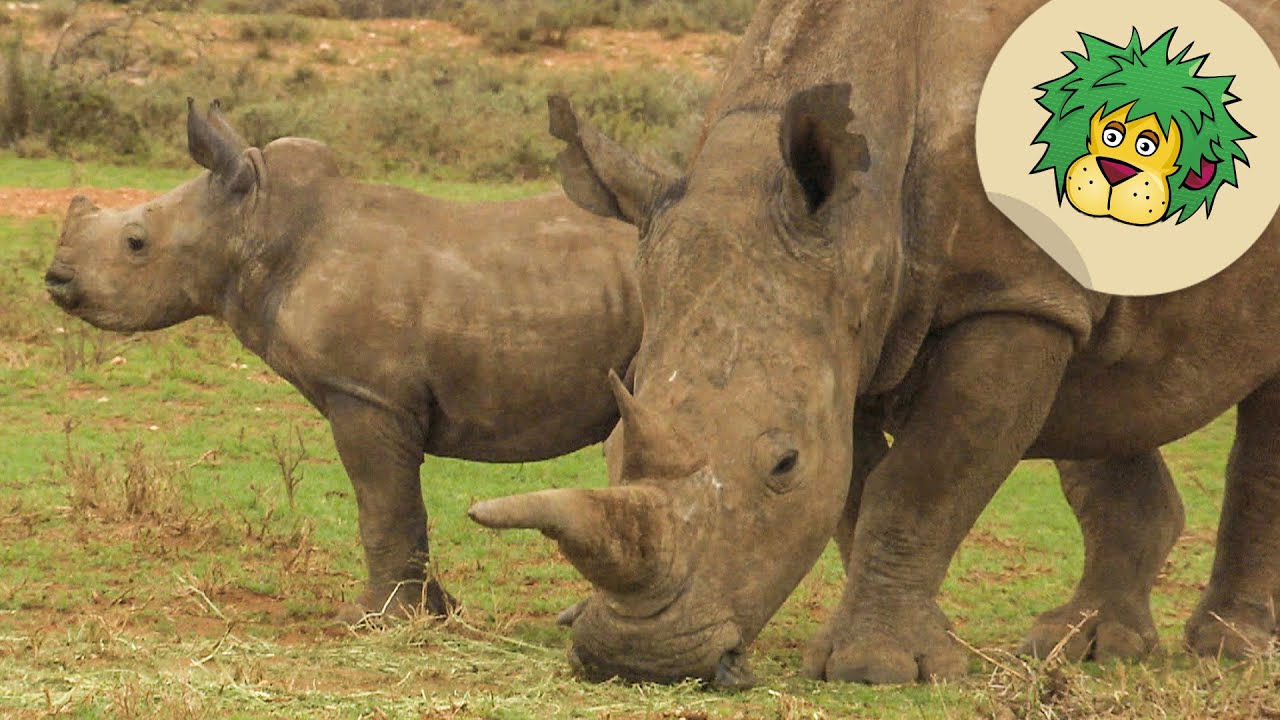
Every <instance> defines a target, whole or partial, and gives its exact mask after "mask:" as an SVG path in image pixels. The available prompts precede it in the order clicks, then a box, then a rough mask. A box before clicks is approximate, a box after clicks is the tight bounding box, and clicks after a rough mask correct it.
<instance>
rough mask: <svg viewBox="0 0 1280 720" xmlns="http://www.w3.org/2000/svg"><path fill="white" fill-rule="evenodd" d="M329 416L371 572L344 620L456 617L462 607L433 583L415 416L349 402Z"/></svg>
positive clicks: (331, 406) (333, 405) (336, 403)
mask: <svg viewBox="0 0 1280 720" xmlns="http://www.w3.org/2000/svg"><path fill="white" fill-rule="evenodd" d="M326 415H327V416H328V418H329V423H330V425H331V426H332V429H333V439H334V443H335V444H336V445H337V448H338V455H339V456H340V457H341V458H342V464H343V466H344V467H345V468H346V471H347V475H348V476H349V477H350V478H351V485H352V487H353V488H354V489H355V493H356V504H357V506H358V508H359V513H360V515H359V521H360V541H361V544H362V545H363V546H364V555H365V563H366V566H367V568H368V571H369V580H368V584H367V585H366V587H365V591H364V593H363V594H362V595H361V596H360V599H359V602H358V605H357V606H356V607H345V608H343V609H342V610H341V611H340V612H339V615H338V617H339V619H341V620H343V621H345V622H349V623H350V622H354V621H358V620H360V619H361V618H362V617H364V616H365V615H366V614H374V615H377V616H379V617H385V616H390V617H397V616H405V615H409V614H412V613H414V612H419V611H425V612H428V613H430V614H432V615H445V614H448V613H449V612H452V611H453V609H454V608H455V607H456V604H457V603H456V601H454V599H453V598H452V597H451V596H450V595H449V594H448V593H447V592H445V590H444V588H442V587H441V586H440V584H439V583H438V582H437V581H436V580H435V578H434V577H430V578H429V577H427V575H428V571H429V569H430V564H429V551H428V544H427V512H426V507H425V506H424V505H423V502H422V485H421V480H420V479H419V476H418V472H419V468H421V466H422V456H423V445H424V440H423V433H424V430H423V428H422V427H420V426H419V424H418V423H415V422H413V421H412V420H410V419H409V418H406V417H401V416H397V415H395V414H393V413H391V412H388V411H387V410H384V409H382V408H378V407H374V406H373V405H370V404H368V403H365V402H363V401H360V400H356V399H353V398H350V397H347V396H341V397H339V398H336V399H330V401H329V403H328V411H327V413H326Z"/></svg>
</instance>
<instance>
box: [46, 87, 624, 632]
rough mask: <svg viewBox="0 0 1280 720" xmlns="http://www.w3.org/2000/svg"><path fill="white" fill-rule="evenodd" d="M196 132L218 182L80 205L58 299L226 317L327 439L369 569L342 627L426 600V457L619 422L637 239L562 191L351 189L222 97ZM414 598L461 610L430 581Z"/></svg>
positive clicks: (527, 453)
mask: <svg viewBox="0 0 1280 720" xmlns="http://www.w3.org/2000/svg"><path fill="white" fill-rule="evenodd" d="M188 136H189V137H188V143H189V147H190V150H191V154H192V157H193V158H194V159H195V160H196V161H197V162H198V163H200V164H201V165H202V166H204V167H205V168H208V170H209V172H206V173H204V174H202V175H200V176H199V177H197V178H195V179H194V180H191V181H190V182H188V183H186V184H184V185H182V186H180V187H178V188H177V189H175V190H173V191H171V192H169V193H168V194H166V195H163V196H161V197H159V198H156V199H155V200H152V201H151V202H148V203H145V204H143V205H139V206H137V207H133V208H129V209H127V210H100V209H97V208H95V207H93V206H92V204H91V203H90V202H89V201H88V200H86V199H84V198H77V199H76V200H73V201H72V203H71V208H70V210H69V212H68V214H67V218H66V222H65V226H64V229H63V233H62V237H61V239H60V241H59V244H58V249H57V253H56V255H55V257H54V260H53V263H52V265H51V266H50V268H49V270H48V273H47V275H46V282H47V286H48V290H49V293H50V295H51V296H52V297H53V299H54V300H55V301H56V302H57V303H58V305H60V306H61V307H62V308H63V309H64V310H66V311H67V312H69V313H71V314H73V315H75V316H77V317H80V318H82V319H84V320H86V321H88V322H89V323H91V324H93V325H96V326H98V327H101V328H106V329H110V330H119V331H140V330H155V329H158V328H163V327H167V326H170V325H174V324H176V323H180V322H182V321H184V320H186V319H188V318H192V317H195V316H197V315H211V316H213V317H216V318H218V319H220V320H222V321H224V322H226V324H227V325H228V326H229V327H230V328H231V329H232V331H233V332H235V334H236V337H238V338H239V339H240V341H241V342H243V343H244V345H245V346H246V347H247V348H249V349H250V350H251V351H253V352H254V353H255V354H257V355H258V356H259V357H261V358H262V359H263V360H265V361H266V362H267V364H268V365H270V366H271V367H272V368H273V369H274V370H276V372H278V373H280V375H281V376H282V377H284V378H285V379H287V380H288V381H289V382H290V383H292V384H293V385H294V386H295V387H297V389H298V390H299V391H300V392H301V393H302V394H303V395H304V396H305V397H306V398H307V400H308V401H309V402H310V403H311V404H312V405H314V406H315V407H316V408H317V409H319V410H320V412H322V413H323V414H324V415H325V417H326V418H327V419H328V420H329V423H330V425H331V426H332V430H333V436H334V440H335V443H336V445H337V449H338V452H339V454H340V456H341V458H342V463H343V465H344V467H345V468H346V470H347V473H348V475H349V476H350V478H351V482H352V484H353V486H354V488H355V492H356V500H357V503H358V505H359V520H360V535H361V540H362V542H363V544H364V550H365V559H366V562H367V564H368V570H369V581H368V586H367V588H366V590H365V592H364V594H363V596H362V597H361V598H360V603H359V604H360V608H352V607H349V608H346V609H345V611H344V614H343V617H344V619H353V618H356V617H359V615H358V612H357V611H378V610H382V609H383V608H384V606H386V607H387V608H388V609H389V610H393V611H404V610H406V609H408V608H410V607H415V606H418V604H419V602H420V601H421V600H422V599H423V595H424V585H423V580H424V579H425V575H426V574H427V573H425V572H424V570H425V568H426V567H427V561H428V545H427V517H426V512H425V508H424V507H423V502H422V494H421V488H420V485H419V466H420V465H421V464H422V460H423V454H424V453H428V454H432V455H438V456H444V457H455V458H463V459H467V460H479V461H486V462H523V461H532V460H540V459H544V458H550V457H554V456H557V455H562V454H564V453H568V452H571V451H573V450H576V449H578V448H581V447H584V446H586V445H590V444H592V443H595V442H599V441H600V440H602V439H603V438H604V437H605V436H606V435H607V433H608V432H609V431H610V429H612V427H613V426H614V425H615V424H616V422H617V405H616V403H615V402H614V399H613V396H612V395H611V393H610V390H609V386H608V384H607V382H606V381H607V374H608V372H609V371H611V370H616V371H617V372H619V373H623V372H625V371H626V368H627V366H628V364H629V363H630V361H631V358H632V356H633V355H634V353H635V351H636V348H637V347H638V346H639V342H640V335H641V314H640V309H639V304H638V299H637V295H636V289H635V279H634V270H633V267H634V253H635V229H634V228H632V227H630V226H629V225H627V224H625V223H621V222H617V221H613V220H605V219H603V218H598V217H595V216H593V215H591V214H589V213H585V212H583V211H582V210H580V209H579V208H577V207H575V206H574V205H573V204H572V203H571V202H569V201H568V200H567V199H566V198H564V197H563V196H561V195H558V194H557V195H548V196H543V197H538V198H533V199H529V200H519V201H513V202H495V203H475V204H471V203H450V202H445V201H441V200H436V199H433V198H429V197H426V196H423V195H421V194H418V193H414V192H411V191H408V190H404V189H400V188H394V187H388V186H377V185H366V184H361V183H357V182H354V181H352V180H349V179H346V178H343V177H341V176H340V175H339V173H338V169H337V165H336V163H335V161H334V156H333V154H332V152H331V151H330V150H329V149H328V148H327V147H325V146H324V145H322V144H320V143H317V142H315V141H311V140H304V139H298V138H286V139H282V140H277V141H275V142H273V143H271V144H269V145H267V146H266V147H265V148H263V149H262V150H261V151H259V150H258V149H256V148H248V147H246V146H245V144H244V142H243V140H241V139H240V138H239V137H238V136H236V134H235V133H234V131H233V130H231V129H230V128H229V127H228V126H227V125H226V123H225V121H224V120H223V118H222V116H221V114H220V113H219V112H218V110H217V105H216V103H215V105H214V108H213V109H212V110H211V111H210V113H209V115H208V117H207V118H206V117H202V116H201V115H200V114H199V113H197V112H196V111H195V110H194V109H192V110H191V111H190V114H189V118H188ZM397 585H399V589H398V590H396V588H397ZM393 591H395V592H394V595H393ZM425 601H426V603H425V604H426V609H427V610H429V611H431V612H432V613H444V612H446V611H448V610H449V609H450V606H451V604H452V599H451V598H450V597H449V596H448V594H447V593H445V592H444V590H443V589H442V588H440V586H439V585H438V584H437V583H436V582H435V580H434V579H433V578H432V579H430V582H429V583H428V584H427V586H426V590H425Z"/></svg>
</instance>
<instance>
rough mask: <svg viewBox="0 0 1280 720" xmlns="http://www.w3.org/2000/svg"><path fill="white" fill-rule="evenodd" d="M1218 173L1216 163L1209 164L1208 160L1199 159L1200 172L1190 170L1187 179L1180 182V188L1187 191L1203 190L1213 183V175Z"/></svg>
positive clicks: (1204, 158)
mask: <svg viewBox="0 0 1280 720" xmlns="http://www.w3.org/2000/svg"><path fill="white" fill-rule="evenodd" d="M1217 171H1218V163H1215V162H1209V158H1206V157H1202V158H1200V172H1196V171H1195V170H1192V171H1191V172H1189V173H1187V179H1186V180H1183V181H1182V186H1183V187H1185V188H1186V189H1188V190H1203V189H1205V187H1207V186H1208V185H1209V183H1211V182H1213V175H1214V173H1216V172H1217Z"/></svg>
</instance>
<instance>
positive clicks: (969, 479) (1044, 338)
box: [805, 315, 1071, 683]
mask: <svg viewBox="0 0 1280 720" xmlns="http://www.w3.org/2000/svg"><path fill="white" fill-rule="evenodd" d="M1070 353H1071V337H1070V335H1069V334H1068V333H1067V332H1066V331H1065V330H1063V329H1061V328H1059V327H1056V326H1052V325H1049V324H1047V323H1045V322H1043V321H1040V320H1037V319H1034V318H1029V317H1021V316H1016V315H990V316H981V317H976V318H972V319H969V320H966V321H964V322H962V323H960V324H958V325H956V326H954V327H953V328H952V329H950V330H949V331H948V332H947V334H946V336H945V337H943V338H942V339H941V341H940V342H939V343H938V345H937V346H936V348H935V350H934V352H933V353H932V357H930V358H929V360H928V362H927V365H926V366H925V369H924V370H923V373H924V375H923V378H922V384H921V385H920V388H919V390H918V391H917V394H916V395H915V397H914V398H913V400H912V402H911V408H910V413H909V415H908V417H907V419H906V420H905V422H903V424H902V425H901V427H900V428H898V432H897V433H895V435H894V444H893V447H892V448H891V449H890V450H889V452H888V454H887V455H886V456H885V457H884V459H883V460H882V461H881V462H880V463H879V464H878V465H877V466H876V468H875V469H874V470H873V471H872V472H871V475H870V476H869V477H868V478H867V483H866V487H865V489H864V490H863V493H862V503H861V507H860V508H859V512H858V518H857V526H856V528H855V531H854V536H853V545H852V550H851V553H850V558H849V563H848V565H847V568H846V570H847V572H848V575H849V577H848V580H847V582H846V585H845V589H844V594H843V596H842V597H841V600H840V604H839V606H838V607H837V609H836V611H835V613H834V614H833V616H832V617H831V619H830V620H829V621H828V622H827V625H826V626H825V628H824V629H823V631H822V633H820V635H819V636H818V638H816V639H815V641H814V642H813V643H812V644H811V646H810V648H809V651H808V652H807V653H806V657H805V671H806V673H807V674H808V675H810V676H811V677H816V678H825V679H827V680H844V681H857V682H874V683H902V682H911V681H914V680H917V679H929V678H942V677H951V676H958V675H962V674H963V673H964V672H965V670H966V668H967V658H966V655H965V653H964V651H963V649H962V648H960V646H959V645H958V644H957V643H956V642H955V641H954V640H952V639H951V638H950V637H949V636H948V635H947V630H948V628H949V622H948V620H947V618H946V616H945V615H944V614H943V613H942V611H941V610H940V609H939V608H938V606H937V603H936V600H935V597H936V595H937V592H938V588H939V587H940V586H941V584H942V581H943V579H944V578H945V577H946V573H947V566H948V565H949V564H950V562H951V556H952V555H953V554H954V553H955V550H956V548H957V547H958V546H959V544H960V541H961V540H962V539H963V538H964V536H965V534H966V533H968V531H969V529H970V528H971V527H972V526H973V523H974V521H975V520H977V518H978V515H979V514H980V513H981V512H982V509H983V508H984V507H986V505H987V503H988V502H989V501H990V499H991V496H992V495H993V494H994V493H995V491H996V489H997V488H998V487H999V486H1000V484H1001V483H1002V482H1003V481H1004V479H1005V478H1006V477H1007V476H1008V474H1009V472H1010V471H1012V470H1013V467H1014V466H1015V465H1016V464H1017V463H1018V461H1019V460H1020V459H1021V458H1022V455H1023V453H1024V451H1025V450H1026V448H1027V447H1028V446H1030V444H1031V442H1032V441H1033V440H1034V439H1035V437H1036V435H1037V434H1038V432H1039V430H1040V427H1041V425H1042V424H1043V422H1044V419H1045V417H1046V416H1047V415H1048V412H1049V408H1050V406H1051V404H1052V402H1053V398H1054V395H1055V393H1056V391H1057V388H1058V385H1059V383H1060V381H1061V379H1062V373H1063V370H1064V368H1065V367H1066V363H1067V359H1068V357H1069V355H1070Z"/></svg>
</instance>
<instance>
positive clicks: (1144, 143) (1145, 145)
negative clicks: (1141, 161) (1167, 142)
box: [1134, 130, 1160, 157]
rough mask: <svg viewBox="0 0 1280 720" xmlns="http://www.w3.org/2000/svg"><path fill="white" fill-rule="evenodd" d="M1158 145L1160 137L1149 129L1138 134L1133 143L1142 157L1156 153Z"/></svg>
mask: <svg viewBox="0 0 1280 720" xmlns="http://www.w3.org/2000/svg"><path fill="white" fill-rule="evenodd" d="M1159 147H1160V138H1158V137H1156V134H1155V133H1153V132H1151V131H1150V130H1144V131H1143V132H1142V134H1141V135H1139V136H1138V142H1137V143H1136V144H1135V145H1134V149H1135V150H1137V151H1138V154H1139V155H1141V156H1142V157H1151V156H1152V155H1155V154H1156V149H1158V148H1159Z"/></svg>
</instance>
